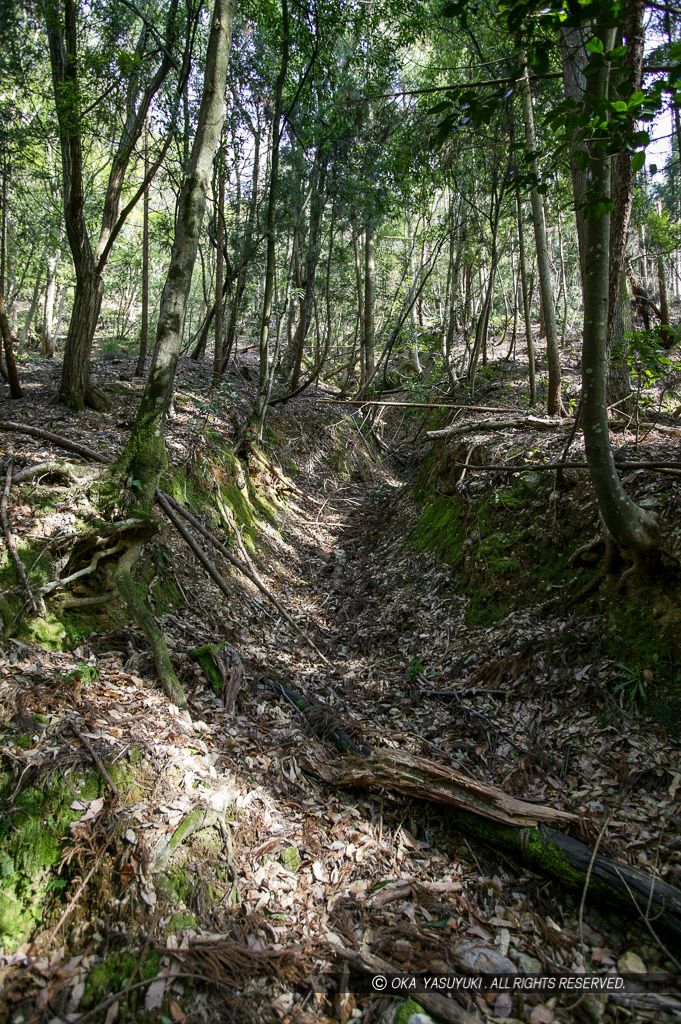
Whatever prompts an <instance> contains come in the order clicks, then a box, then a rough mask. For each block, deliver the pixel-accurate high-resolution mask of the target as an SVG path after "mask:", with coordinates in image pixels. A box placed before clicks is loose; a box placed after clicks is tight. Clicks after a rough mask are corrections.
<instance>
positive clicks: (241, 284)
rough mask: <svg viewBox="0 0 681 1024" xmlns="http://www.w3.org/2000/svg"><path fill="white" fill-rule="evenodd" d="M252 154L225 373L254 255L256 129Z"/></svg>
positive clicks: (257, 166)
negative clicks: (249, 265)
mask: <svg viewBox="0 0 681 1024" xmlns="http://www.w3.org/2000/svg"><path fill="white" fill-rule="evenodd" d="M254 135H255V139H254V152H253V176H252V178H251V182H252V184H251V200H250V203H249V205H248V218H247V220H246V226H245V228H244V237H243V242H242V245H241V253H240V256H239V270H238V274H237V280H236V288H235V289H234V296H233V299H232V307H231V309H230V311H229V324H228V325H227V339H226V342H225V352H224V357H223V360H222V372H223V373H224V372H225V369H226V367H227V360H228V359H229V357H230V355H231V354H232V349H233V348H234V347H235V341H236V323H237V318H238V315H239V311H240V309H241V302H242V300H243V294H244V289H245V287H246V271H247V269H248V264H249V263H250V261H251V259H252V257H253V254H254V248H255V247H254V245H253V233H254V231H255V219H256V213H257V210H258V186H259V183H260V131H259V130H258V128H256V129H255V132H254Z"/></svg>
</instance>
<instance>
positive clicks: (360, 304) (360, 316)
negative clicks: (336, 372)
mask: <svg viewBox="0 0 681 1024" xmlns="http://www.w3.org/2000/svg"><path fill="white" fill-rule="evenodd" d="M352 248H353V252H354V255H355V284H356V287H357V330H356V331H355V337H356V338H359V386H360V388H363V387H364V385H365V383H366V366H365V363H364V278H363V276H362V256H361V253H360V249H359V234H355V233H354V232H353V235H352ZM353 348H354V345H353ZM351 372H352V368H351V369H350V371H349V372H348V377H349V375H350V373H351Z"/></svg>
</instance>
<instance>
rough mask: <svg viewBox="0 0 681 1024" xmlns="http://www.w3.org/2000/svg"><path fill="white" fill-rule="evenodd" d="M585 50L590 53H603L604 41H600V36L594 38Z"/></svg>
mask: <svg viewBox="0 0 681 1024" xmlns="http://www.w3.org/2000/svg"><path fill="white" fill-rule="evenodd" d="M585 49H587V50H588V51H589V53H603V50H604V46H603V40H602V39H599V38H598V36H594V37H593V38H592V39H590V40H589V42H588V43H587V44H586V47H585Z"/></svg>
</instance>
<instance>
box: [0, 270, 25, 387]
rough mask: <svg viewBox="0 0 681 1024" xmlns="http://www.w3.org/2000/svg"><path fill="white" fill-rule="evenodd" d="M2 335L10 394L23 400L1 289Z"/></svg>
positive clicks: (0, 325)
mask: <svg viewBox="0 0 681 1024" xmlns="http://www.w3.org/2000/svg"><path fill="white" fill-rule="evenodd" d="M0 333H1V334H2V344H3V348H4V350H5V362H6V363H7V381H8V383H9V393H10V396H11V397H12V398H17V399H18V398H23V397H24V393H23V391H22V390H21V384H20V383H19V374H18V373H17V364H16V362H15V360H14V343H13V338H12V332H11V330H10V326H9V320H8V319H7V310H6V309H5V297H4V295H3V293H2V290H1V289H0Z"/></svg>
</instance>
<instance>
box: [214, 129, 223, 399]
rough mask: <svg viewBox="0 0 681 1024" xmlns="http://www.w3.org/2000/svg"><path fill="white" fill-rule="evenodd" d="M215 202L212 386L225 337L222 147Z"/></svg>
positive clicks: (219, 370) (219, 373)
mask: <svg viewBox="0 0 681 1024" xmlns="http://www.w3.org/2000/svg"><path fill="white" fill-rule="evenodd" d="M217 177H218V180H217V203H216V204H215V208H216V209H215V216H216V220H217V225H216V229H215V243H216V247H217V253H216V256H215V348H214V351H213V387H217V385H218V384H219V383H220V378H221V377H222V357H223V344H224V337H225V314H224V309H225V307H224V299H223V284H224V281H223V279H224V276H225V153H224V150H223V149H222V147H221V148H220V149H219V150H218V176H217Z"/></svg>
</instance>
